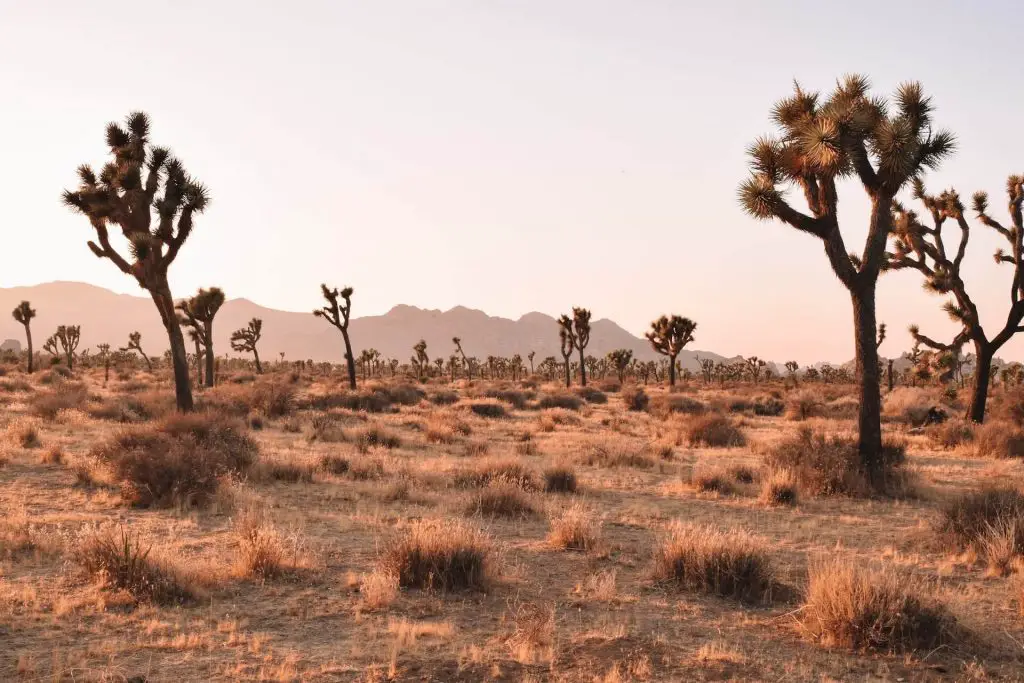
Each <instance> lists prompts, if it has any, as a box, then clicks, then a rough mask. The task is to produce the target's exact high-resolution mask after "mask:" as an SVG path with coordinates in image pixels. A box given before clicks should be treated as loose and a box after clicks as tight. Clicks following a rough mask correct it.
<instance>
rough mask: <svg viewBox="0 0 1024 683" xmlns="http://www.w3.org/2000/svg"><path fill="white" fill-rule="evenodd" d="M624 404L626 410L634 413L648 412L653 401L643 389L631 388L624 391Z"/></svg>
mask: <svg viewBox="0 0 1024 683" xmlns="http://www.w3.org/2000/svg"><path fill="white" fill-rule="evenodd" d="M621 396H622V402H623V403H624V404H625V406H626V410H631V411H633V412H638V413H640V412H646V411H647V408H648V407H649V405H650V402H651V399H650V397H649V396H648V395H647V392H646V391H644V389H643V387H638V386H631V387H626V388H625V389H623V390H622V394H621Z"/></svg>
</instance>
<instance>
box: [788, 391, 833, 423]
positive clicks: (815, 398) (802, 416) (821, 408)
mask: <svg viewBox="0 0 1024 683" xmlns="http://www.w3.org/2000/svg"><path fill="white" fill-rule="evenodd" d="M824 414H825V398H824V396H822V395H821V394H820V393H818V392H816V391H812V390H810V389H804V390H803V391H798V392H796V393H795V394H793V395H792V396H791V397H790V398H789V402H788V404H787V406H786V417H787V418H789V419H790V420H806V419H808V418H812V417H821V416H822V415H824Z"/></svg>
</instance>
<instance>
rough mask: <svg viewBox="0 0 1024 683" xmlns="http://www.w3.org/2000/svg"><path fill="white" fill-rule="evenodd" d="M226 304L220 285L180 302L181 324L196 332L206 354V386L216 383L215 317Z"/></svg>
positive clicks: (201, 290) (178, 307)
mask: <svg viewBox="0 0 1024 683" xmlns="http://www.w3.org/2000/svg"><path fill="white" fill-rule="evenodd" d="M223 305H224V292H222V291H221V289H220V288H219V287H211V288H210V289H200V290H199V291H198V292H197V293H196V295H195V296H193V297H191V298H189V299H185V300H184V301H180V302H178V305H177V306H176V308H177V310H178V311H180V312H181V314H182V320H181V321H180V322H181V324H184V325H187V326H188V327H190V328H192V329H193V330H195V332H196V337H197V338H198V340H199V343H200V344H201V345H202V347H203V353H204V355H205V356H206V386H208V387H212V386H213V384H214V377H215V375H216V372H215V363H216V358H215V356H214V352H213V319H214V317H216V315H217V311H219V310H220V307H221V306H223Z"/></svg>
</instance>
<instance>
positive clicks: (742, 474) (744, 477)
mask: <svg viewBox="0 0 1024 683" xmlns="http://www.w3.org/2000/svg"><path fill="white" fill-rule="evenodd" d="M725 473H726V474H728V475H729V478H730V479H732V480H733V481H735V482H736V483H737V484H753V483H754V480H756V479H757V472H756V471H755V470H754V469H753V468H752V467H749V466H747V465H730V466H729V467H728V468H727V469H726V470H725Z"/></svg>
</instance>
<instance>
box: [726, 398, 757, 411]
mask: <svg viewBox="0 0 1024 683" xmlns="http://www.w3.org/2000/svg"><path fill="white" fill-rule="evenodd" d="M753 409H754V404H753V403H751V402H750V400H749V399H746V398H734V399H732V400H730V401H729V412H730V413H746V412H749V411H751V410H753Z"/></svg>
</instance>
